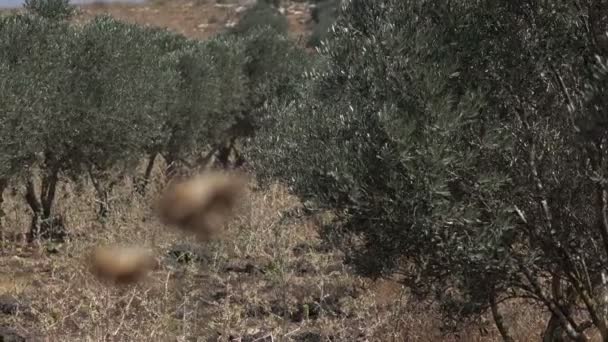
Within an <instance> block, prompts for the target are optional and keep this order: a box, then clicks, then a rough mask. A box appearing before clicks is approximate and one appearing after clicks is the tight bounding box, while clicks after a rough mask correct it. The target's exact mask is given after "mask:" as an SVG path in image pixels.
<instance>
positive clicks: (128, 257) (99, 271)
mask: <svg viewBox="0 0 608 342" xmlns="http://www.w3.org/2000/svg"><path fill="white" fill-rule="evenodd" d="M90 262H91V271H92V272H93V274H95V275H96V276H97V277H98V278H99V279H101V280H105V281H110V282H112V283H114V284H130V283H134V282H137V281H139V280H141V279H142V278H143V277H144V276H145V275H146V274H147V273H148V272H149V271H151V270H153V269H155V268H157V267H158V266H159V264H158V261H157V260H156V258H154V256H153V255H152V254H151V253H150V252H149V251H147V250H145V249H143V248H137V247H107V246H106V247H96V248H95V249H94V250H93V252H92V253H91V260H90Z"/></svg>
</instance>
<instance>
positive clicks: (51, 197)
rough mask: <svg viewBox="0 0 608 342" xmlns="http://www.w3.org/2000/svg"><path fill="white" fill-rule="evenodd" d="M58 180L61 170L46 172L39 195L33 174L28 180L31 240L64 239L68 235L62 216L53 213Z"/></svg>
mask: <svg viewBox="0 0 608 342" xmlns="http://www.w3.org/2000/svg"><path fill="white" fill-rule="evenodd" d="M58 182H59V170H57V169H52V170H48V171H46V172H44V174H43V176H42V180H41V185H40V195H38V193H37V192H36V186H35V184H34V178H33V176H30V178H29V179H28V181H27V184H26V193H25V200H26V202H27V204H28V205H29V207H30V209H32V223H31V225H30V231H29V234H28V240H29V241H30V242H32V241H34V240H38V239H41V238H45V239H59V240H63V238H64V237H65V235H66V232H65V227H64V225H63V220H62V219H61V217H58V216H57V217H55V216H53V215H52V210H53V204H54V201H55V194H56V192H57V183H58Z"/></svg>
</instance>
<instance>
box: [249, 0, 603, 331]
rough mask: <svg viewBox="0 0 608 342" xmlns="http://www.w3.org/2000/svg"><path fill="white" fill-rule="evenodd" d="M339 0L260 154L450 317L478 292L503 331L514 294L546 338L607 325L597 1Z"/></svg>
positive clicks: (268, 172) (274, 110) (348, 239)
mask: <svg viewBox="0 0 608 342" xmlns="http://www.w3.org/2000/svg"><path fill="white" fill-rule="evenodd" d="M342 5H343V7H342V9H341V11H340V13H341V14H340V17H339V18H338V21H337V23H336V25H335V27H334V30H333V32H332V35H331V37H330V39H329V40H328V41H327V42H326V44H325V43H324V44H323V46H322V48H321V49H320V51H321V59H320V62H319V65H318V66H317V67H316V68H315V69H314V71H313V72H311V73H310V74H309V75H310V76H311V77H308V78H307V79H306V80H302V85H301V87H300V89H299V91H298V92H297V93H296V94H295V95H294V96H293V98H291V99H289V98H287V99H283V100H281V101H276V102H274V103H271V104H270V105H269V106H268V113H269V114H268V115H267V116H266V117H265V120H266V121H265V122H266V124H265V125H263V127H264V128H263V130H262V131H261V132H260V134H258V139H257V140H256V142H257V146H256V147H255V148H254V150H253V152H252V154H253V155H254V160H255V161H256V172H258V173H259V174H260V175H261V176H262V177H279V178H281V179H283V180H284V181H286V182H288V183H289V184H290V186H291V187H292V189H293V190H294V191H295V192H296V193H298V194H299V195H301V196H302V197H304V198H305V199H309V200H312V201H314V202H315V203H316V204H317V205H318V206H320V207H321V208H327V209H331V210H333V211H334V212H335V213H336V216H337V218H338V219H337V221H336V222H335V224H334V225H332V226H331V227H330V228H329V232H330V233H331V234H332V236H333V237H336V236H337V237H339V238H341V239H340V240H339V242H340V243H341V244H342V246H343V247H344V248H345V250H346V252H347V255H349V256H350V257H351V259H352V261H353V262H354V263H355V265H356V266H358V268H359V270H360V271H362V272H364V273H365V274H367V275H371V276H384V275H392V274H395V273H398V274H400V275H401V276H402V279H403V281H404V282H406V283H407V284H408V285H409V286H410V287H411V288H412V289H413V290H414V291H415V293H417V294H419V295H423V296H425V297H428V296H432V297H434V298H436V299H438V300H439V303H440V304H441V305H442V308H443V309H444V312H445V313H446V315H447V317H449V318H452V320H448V322H452V321H454V322H456V323H457V322H458V321H462V320H463V319H466V318H471V317H476V316H477V315H480V314H482V313H484V312H485V311H486V310H488V309H490V311H491V313H492V314H494V317H495V321H496V324H497V327H498V329H499V331H500V332H501V334H502V336H503V337H504V339H505V340H512V337H511V336H510V332H509V331H508V330H509V329H508V327H507V326H506V325H505V324H504V321H503V320H502V316H501V315H500V311H499V306H500V303H501V302H503V301H505V300H510V299H513V298H526V299H530V300H532V301H534V302H536V303H538V304H541V305H542V306H544V307H545V308H546V310H547V311H548V312H549V313H551V317H552V318H551V320H550V321H549V322H548V324H547V329H546V331H545V334H544V336H545V338H546V339H548V340H552V339H554V338H559V336H558V335H560V334H565V335H567V336H568V337H569V338H572V339H575V340H586V339H588V329H589V328H591V327H594V328H596V330H597V331H599V333H600V334H601V335H602V336H603V338H604V339H606V338H608V331H607V330H606V314H605V308H606V306H605V303H604V302H603V301H604V294H602V292H603V290H605V285H602V281H603V280H602V278H603V275H604V274H605V270H606V267H607V266H608V264H607V254H608V250H607V249H606V248H604V246H607V245H608V244H606V241H608V240H607V239H606V238H607V237H608V234H607V233H606V232H607V231H608V230H606V228H605V227H606V225H605V224H604V221H605V220H604V218H605V217H606V210H607V206H606V205H605V203H606V200H605V197H606V196H605V193H606V192H605V191H606V190H605V183H604V181H603V173H604V172H605V164H603V162H602V160H604V159H605V146H604V145H605V139H606V137H605V132H606V130H605V129H603V122H605V121H604V119H601V118H602V115H603V114H605V110H606V108H605V107H604V104H605V103H604V102H603V100H600V99H601V96H600V95H599V94H602V92H603V89H604V88H603V87H604V84H605V83H604V82H605V75H606V74H605V66H604V65H605V63H604V61H603V57H602V56H604V54H605V52H604V50H603V42H602V39H599V38H598V35H597V34H595V35H594V34H593V33H594V32H597V31H600V32H601V31H602V30H604V31H605V23H604V22H605V18H604V17H603V16H602V15H597V14H596V11H597V10H598V8H599V7H601V3H600V2H599V1H595V2H593V1H592V2H589V3H587V4H579V3H577V2H573V3H553V2H544V1H538V2H536V1H534V2H527V3H519V2H518V3H513V2H507V1H499V2H495V1H462V2H458V3H455V2H447V3H437V2H433V1H397V0H383V1H376V2H368V1H358V0H351V1H345V2H344V3H343V4H342ZM598 6H599V7H598ZM602 25H604V26H602ZM598 26H600V28H599V29H598ZM600 37H601V36H600ZM604 281H605V280H604ZM581 305H582V307H583V308H584V312H585V314H584V315H582V316H581V315H579V314H575V313H576V310H575V309H576V308H577V307H580V306H581ZM560 330H561V332H559V331H560Z"/></svg>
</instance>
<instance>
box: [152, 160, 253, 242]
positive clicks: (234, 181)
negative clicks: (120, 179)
mask: <svg viewBox="0 0 608 342" xmlns="http://www.w3.org/2000/svg"><path fill="white" fill-rule="evenodd" d="M246 186H247V182H246V179H245V177H243V176H241V175H237V174H229V173H222V172H210V173H206V174H201V175H197V176H194V177H192V178H190V179H187V180H185V181H180V182H176V183H174V184H171V185H170V186H169V187H168V188H167V190H166V191H165V192H164V194H163V195H162V197H161V198H160V200H159V201H158V203H157V212H158V215H159V217H160V219H161V221H162V222H163V223H164V224H167V225H171V226H175V227H177V228H179V229H182V230H184V231H188V232H191V233H194V234H196V235H197V236H198V237H199V238H201V239H203V240H208V239H209V238H211V237H213V236H215V235H216V234H217V233H219V232H220V231H221V229H222V227H223V226H224V225H225V224H226V223H227V222H228V221H229V220H230V219H231V218H232V216H233V215H234V211H235V209H236V207H237V206H238V204H239V201H241V200H242V199H243V197H244V196H245V189H246Z"/></svg>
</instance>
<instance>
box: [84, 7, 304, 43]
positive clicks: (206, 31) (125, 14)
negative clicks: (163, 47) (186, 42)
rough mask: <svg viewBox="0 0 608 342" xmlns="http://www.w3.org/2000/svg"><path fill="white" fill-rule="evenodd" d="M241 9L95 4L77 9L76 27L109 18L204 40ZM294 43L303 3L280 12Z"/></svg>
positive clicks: (298, 34) (299, 34)
mask: <svg viewBox="0 0 608 342" xmlns="http://www.w3.org/2000/svg"><path fill="white" fill-rule="evenodd" d="M245 8H246V7H245V6H242V5H239V4H238V3H229V4H220V3H214V2H212V1H209V3H207V2H203V1H187V0H171V1H150V2H146V3H144V4H126V3H95V4H90V5H81V6H79V9H80V13H79V15H78V16H77V17H76V18H75V21H76V22H77V23H82V22H86V21H88V20H90V19H92V18H93V17H94V16H96V15H100V14H109V15H111V16H113V17H115V18H117V19H120V20H125V21H128V22H132V23H137V24H141V25H145V26H156V27H163V28H167V29H169V30H171V31H173V32H177V33H180V34H183V35H185V36H186V37H189V38H193V39H207V38H209V37H211V36H213V35H215V34H217V33H219V32H221V31H223V30H225V29H226V28H227V27H229V26H231V25H234V24H235V23H236V22H237V21H238V19H239V17H240V15H241V13H243V11H244V10H245ZM284 10H285V15H286V16H287V18H288V21H289V25H290V34H291V36H292V37H293V38H294V39H299V38H300V37H302V36H305V35H306V34H307V32H308V31H309V26H310V24H309V22H310V11H309V8H308V4H306V3H287V5H286V6H285V8H284Z"/></svg>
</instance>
